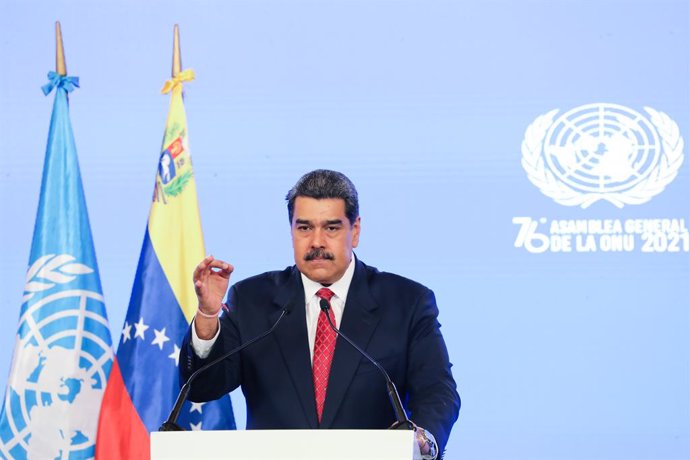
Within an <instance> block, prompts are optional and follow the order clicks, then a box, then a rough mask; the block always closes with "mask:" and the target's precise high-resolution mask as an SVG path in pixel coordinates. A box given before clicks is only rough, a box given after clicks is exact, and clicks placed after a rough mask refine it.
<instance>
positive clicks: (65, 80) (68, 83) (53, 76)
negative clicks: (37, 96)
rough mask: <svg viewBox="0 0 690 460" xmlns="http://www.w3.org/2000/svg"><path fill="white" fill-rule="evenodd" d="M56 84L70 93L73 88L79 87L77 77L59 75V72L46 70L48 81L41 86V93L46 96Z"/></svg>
mask: <svg viewBox="0 0 690 460" xmlns="http://www.w3.org/2000/svg"><path fill="white" fill-rule="evenodd" d="M56 86H57V87H58V88H62V89H64V90H65V91H67V92H68V93H71V92H72V91H74V89H75V88H79V77H68V76H67V75H60V74H59V73H57V72H53V71H52V70H51V71H50V72H48V83H46V84H45V85H43V86H41V89H42V90H43V94H45V95H46V96H47V95H48V94H49V93H50V92H51V91H52V90H53V88H55V87H56Z"/></svg>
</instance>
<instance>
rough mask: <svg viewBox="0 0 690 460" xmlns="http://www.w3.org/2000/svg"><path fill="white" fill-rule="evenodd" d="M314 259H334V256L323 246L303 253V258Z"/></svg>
mask: <svg viewBox="0 0 690 460" xmlns="http://www.w3.org/2000/svg"><path fill="white" fill-rule="evenodd" d="M314 259H324V260H334V259H335V256H334V255H333V254H331V253H330V252H326V250H325V249H323V248H314V249H312V250H311V251H309V252H308V253H306V254H305V255H304V260H306V261H310V260H314Z"/></svg>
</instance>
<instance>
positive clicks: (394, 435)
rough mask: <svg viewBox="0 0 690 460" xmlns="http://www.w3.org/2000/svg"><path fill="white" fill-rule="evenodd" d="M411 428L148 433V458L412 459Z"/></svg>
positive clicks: (416, 452) (416, 453)
mask: <svg viewBox="0 0 690 460" xmlns="http://www.w3.org/2000/svg"><path fill="white" fill-rule="evenodd" d="M418 456H419V448H416V443H415V440H414V432H412V431H397V430H247V431H168V432H156V433H151V460H188V459H199V460H205V459H214V460H217V459H227V460H412V459H414V458H418Z"/></svg>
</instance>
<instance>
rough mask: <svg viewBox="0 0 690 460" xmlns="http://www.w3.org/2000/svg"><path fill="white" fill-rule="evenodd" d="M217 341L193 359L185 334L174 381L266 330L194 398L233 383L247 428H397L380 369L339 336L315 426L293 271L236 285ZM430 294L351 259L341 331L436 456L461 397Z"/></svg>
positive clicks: (214, 371) (206, 379) (300, 299)
mask: <svg viewBox="0 0 690 460" xmlns="http://www.w3.org/2000/svg"><path fill="white" fill-rule="evenodd" d="M228 304H229V310H230V311H229V313H226V314H223V315H222V317H221V319H220V322H221V329H220V336H219V338H218V340H217V341H216V343H215V344H214V346H213V348H212V349H211V353H210V355H209V356H208V357H207V358H206V359H200V358H199V357H197V356H196V354H195V353H194V351H193V349H192V347H191V329H190V331H189V332H188V334H187V336H186V337H185V341H184V342H183V345H182V351H181V356H180V372H181V377H182V381H186V380H187V378H188V377H189V375H190V374H191V373H192V372H193V371H194V370H196V369H198V368H199V367H200V366H202V365H204V364H205V363H207V362H209V361H211V360H213V359H215V358H217V357H218V356H220V355H221V354H223V353H224V352H227V351H228V350H230V349H232V348H234V347H236V346H238V345H239V344H241V343H245V342H246V341H248V340H250V339H252V338H254V337H256V336H258V335H259V334H261V333H263V332H265V331H266V330H268V329H269V328H270V327H271V325H272V324H273V323H274V322H275V321H276V320H277V319H278V317H279V316H280V314H281V312H282V310H283V309H284V308H287V309H288V310H289V314H287V315H286V316H285V317H284V318H283V319H282V321H281V323H280V324H279V325H278V327H277V328H276V329H275V331H273V333H272V334H271V335H270V336H268V337H266V338H264V339H263V340H261V341H259V342H257V343H255V344H253V345H251V346H249V347H248V348H246V349H245V350H243V351H242V352H241V353H239V354H237V355H235V356H233V357H232V358H229V359H227V360H225V361H224V362H222V363H220V364H219V365H217V366H215V367H214V368H211V369H209V370H208V371H206V372H205V373H203V374H201V375H199V377H198V379H197V380H196V381H195V382H194V384H193V385H192V389H191V392H190V395H189V397H190V399H191V400H192V401H209V400H213V399H217V398H219V397H221V396H223V395H224V394H226V393H228V392H229V391H232V390H234V389H235V388H237V387H238V386H240V385H241V386H242V391H243V393H244V396H245V398H246V401H247V428H248V429H317V428H336V429H385V428H388V427H389V426H390V425H391V424H392V423H393V422H395V415H394V412H393V409H392V408H391V404H390V402H389V399H388V395H387V391H386V384H385V380H384V378H383V376H382V375H381V374H380V373H379V371H378V370H377V369H376V368H375V367H374V366H373V365H372V364H371V363H370V362H369V361H367V360H366V358H364V357H363V356H361V355H360V354H359V352H357V351H356V350H355V349H354V348H353V347H352V346H350V344H348V343H347V342H345V341H344V340H342V339H341V338H340V337H339V338H338V339H337V342H336V348H335V353H334V356H333V363H332V367H331V372H330V377H329V382H328V389H327V392H326V401H325V405H324V410H323V415H322V421H321V424H319V423H318V421H317V416H316V404H315V402H314V386H313V383H312V373H311V358H310V353H309V344H308V339H307V326H306V319H305V318H306V313H305V303H304V288H303V286H302V279H301V276H300V273H299V271H298V270H297V268H296V267H294V266H293V267H289V268H287V269H285V270H283V271H276V272H268V273H264V274H261V275H257V276H255V277H252V278H248V279H246V280H243V281H241V282H239V283H236V284H235V285H234V286H233V287H232V288H231V290H230V294H229V302H228ZM437 315H438V309H437V307H436V301H435V299H434V294H433V292H431V291H430V290H429V289H427V288H426V287H424V286H422V285H421V284H419V283H416V282H414V281H411V280H408V279H406V278H403V277H400V276H397V275H393V274H390V273H382V272H379V271H378V270H377V269H376V268H373V267H368V266H366V265H365V264H364V263H363V262H361V261H359V260H356V265H355V272H354V275H353V278H352V283H351V285H350V289H349V291H348V294H347V299H346V302H345V310H344V312H343V318H342V321H341V324H340V329H341V331H342V332H343V333H344V334H345V335H347V336H348V337H349V338H350V339H351V340H352V341H353V342H355V343H356V344H358V345H359V346H360V347H361V348H363V349H365V350H366V351H367V352H368V353H369V354H370V355H371V356H372V357H373V358H374V359H376V360H377V361H378V362H379V363H381V365H382V366H383V367H384V369H386V371H387V372H388V374H389V375H390V377H391V379H392V380H393V381H394V382H395V385H396V386H397V388H398V391H399V392H400V397H401V399H402V401H403V404H404V406H405V408H406V410H407V412H408V415H409V416H410V419H411V420H412V421H414V422H415V423H416V424H417V425H418V426H422V427H424V428H426V429H427V430H428V431H429V432H431V433H432V434H433V435H434V436H435V437H436V441H437V443H438V445H439V448H440V451H441V452H443V449H444V447H445V445H446V442H447V441H448V436H449V434H450V429H451V427H452V425H453V423H454V422H455V420H456V419H457V417H458V411H459V410H460V398H459V396H458V394H457V391H456V385H455V381H454V380H453V376H452V374H451V371H450V367H451V364H450V362H449V360H448V352H447V350H446V346H445V343H444V341H443V337H442V336H441V332H440V329H439V327H440V325H439V323H438V321H437V319H436V317H437Z"/></svg>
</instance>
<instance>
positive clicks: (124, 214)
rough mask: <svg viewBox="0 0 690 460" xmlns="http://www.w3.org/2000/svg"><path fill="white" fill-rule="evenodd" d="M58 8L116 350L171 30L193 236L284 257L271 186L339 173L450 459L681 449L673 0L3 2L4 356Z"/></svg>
mask: <svg viewBox="0 0 690 460" xmlns="http://www.w3.org/2000/svg"><path fill="white" fill-rule="evenodd" d="M56 20H60V21H61V22H62V27H63V37H64V41H65V46H66V54H67V67H68V71H69V73H70V75H78V76H79V77H80V78H81V83H82V88H81V89H80V90H79V91H77V92H75V93H73V94H72V95H71V99H70V100H71V115H72V122H73V125H74V130H75V137H76V140H77V146H78V152H79V157H80V162H81V168H82V176H83V180H84V187H85V193H86V199H87V203H88V206H89V212H90V218H91V226H92V230H93V235H94V241H95V246H96V254H97V257H98V261H99V266H100V272H101V279H102V282H103V290H104V294H105V298H106V305H107V308H108V313H109V317H110V324H111V329H112V332H113V337H114V342H118V340H119V337H120V332H121V328H122V324H123V321H124V315H125V311H126V307H127V304H128V300H129V294H130V290H131V286H132V281H133V278H134V272H135V269H136V263H137V259H138V257H139V250H140V247H141V242H142V238H143V234H144V229H145V225H146V219H147V214H148V209H149V206H150V199H151V192H152V187H153V180H154V174H155V170H156V164H157V160H158V155H159V149H160V141H161V136H162V132H163V125H164V121H165V115H166V112H167V108H168V97H167V96H162V95H160V94H159V90H160V87H161V86H162V83H163V82H164V80H165V79H167V78H169V75H170V66H171V42H172V28H173V24H175V23H179V24H180V28H181V38H182V60H183V64H184V66H185V67H190V68H193V69H194V70H195V71H196V74H197V79H196V80H195V81H194V82H192V83H189V84H187V85H186V87H185V88H186V108H187V115H188V119H189V135H190V145H191V152H192V156H193V159H194V167H195V172H196V180H197V187H198V191H199V205H200V210H201V217H202V225H203V229H204V235H205V241H206V247H207V250H208V251H209V252H210V253H213V254H214V255H216V256H218V257H222V258H225V259H227V260H229V261H231V262H232V263H233V264H234V265H235V267H236V272H235V274H234V275H233V278H234V280H239V279H242V278H245V277H247V276H251V275H253V274H256V273H258V272H262V271H265V270H270V269H276V268H282V267H284V266H287V265H289V264H291V263H292V260H291V257H292V252H291V247H290V238H289V227H288V221H287V216H286V211H285V207H284V202H283V197H284V195H285V192H286V191H287V190H288V189H289V188H290V187H291V186H292V185H293V183H294V182H295V180H296V179H297V178H298V177H299V176H300V175H301V174H302V173H304V172H306V171H309V170H311V169H315V168H331V169H337V170H341V171H343V172H345V173H346V174H347V175H349V176H350V177H351V178H352V180H353V181H354V182H355V184H356V185H357V186H358V188H359V192H360V198H361V213H362V238H361V245H360V248H359V250H358V255H359V256H360V257H361V258H362V259H363V260H365V261H367V262H368V263H369V264H372V265H375V266H378V267H379V268H380V269H382V270H386V271H393V272H397V273H400V274H402V275H405V276H407V277H410V278H413V279H416V280H419V281H421V282H423V283H424V284H426V285H428V286H429V287H431V288H432V289H433V290H434V291H435V293H436V295H437V299H438V302H439V306H440V309H441V316H440V320H441V322H442V324H443V331H444V334H445V337H446V340H447V343H448V346H449V349H450V355H451V359H452V361H453V363H454V368H453V372H454V375H455V378H456V380H457V382H458V384H459V391H460V394H461V396H462V398H463V408H462V411H461V415H460V419H459V421H458V423H457V425H456V426H455V428H454V432H453V434H452V436H451V441H450V444H449V446H448V458H451V459H455V458H476V459H483V458H486V459H502V458H505V459H553V458H559V459H583V458H588V459H680V458H688V457H690V391H688V389H689V388H690V372H689V370H690V367H689V364H690V314H689V312H690V302H689V299H690V262H689V257H688V252H689V250H690V248H689V244H690V243H689V241H688V231H687V223H686V222H689V221H690V200H688V196H689V195H688V194H689V192H690V174H689V167H688V164H687V162H684V161H683V160H684V157H685V150H686V149H685V148H684V144H683V139H687V138H688V136H689V135H690V112H689V110H688V108H689V107H690V92H689V89H690V3H688V2H687V1H684V0H661V1H659V0H656V1H652V0H636V1H622V0H601V1H597V2H589V1H585V0H581V1H565V0H559V1H546V0H530V1H509V0H492V1H479V0H474V1H457V2H453V1H394V0H387V1H384V0H380V1H371V0H369V1H357V0H353V1H345V0H342V1H330V2H319V1H277V0H275V1H267V0H266V1H255V2H248V1H228V2H221V1H205V2H174V1H173V2H169V1H166V2H162V1H154V2H129V1H128V2H118V1H109V2H100V3H96V2H86V1H70V2H67V1H57V2H32V3H28V2H20V1H5V2H4V3H3V4H2V14H0V62H1V65H2V71H1V72H0V127H1V131H0V132H1V133H2V147H1V149H0V219H1V220H2V224H1V225H0V260H1V262H0V312H2V318H3V320H2V322H0V373H6V372H8V371H9V367H10V361H11V355H12V349H13V344H14V336H15V333H16V319H17V317H18V312H19V306H20V303H21V296H22V289H23V285H24V276H25V272H26V268H27V262H28V254H29V248H30V241H31V234H32V230H33V225H34V220H35V213H36V207H37V200H38V191H39V187H40V177H41V168H42V162H43V156H44V152H45V142H46V136H47V128H48V122H49V117H50V108H51V104H52V98H50V97H49V98H46V97H44V96H43V95H42V93H41V91H40V86H41V85H43V84H44V83H45V80H46V77H45V75H46V72H47V71H48V70H51V69H52V68H53V67H54V22H55V21H56ZM555 110H556V112H554V111H555ZM3 375H6V374H3ZM3 379H4V377H3ZM236 393H237V392H236ZM384 397H385V396H384ZM233 398H234V402H235V407H236V411H237V416H238V420H239V424H240V425H242V424H243V420H244V415H243V410H244V408H243V403H242V401H241V397H240V396H239V395H233Z"/></svg>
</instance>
